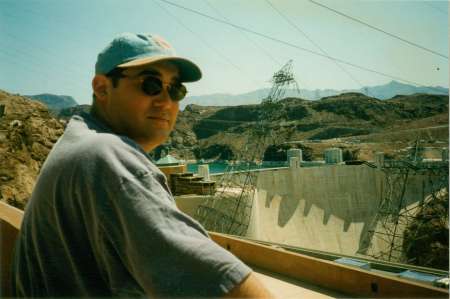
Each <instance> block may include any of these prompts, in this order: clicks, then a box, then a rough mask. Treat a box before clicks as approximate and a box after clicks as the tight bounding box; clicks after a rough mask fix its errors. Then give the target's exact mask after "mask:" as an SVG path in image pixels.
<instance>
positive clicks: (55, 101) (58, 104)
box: [26, 93, 78, 113]
mask: <svg viewBox="0 0 450 299" xmlns="http://www.w3.org/2000/svg"><path fill="white" fill-rule="evenodd" d="M26 97H28V98H31V99H34V100H37V101H39V102H41V103H43V104H45V105H46V106H47V107H48V109H50V110H51V111H53V112H55V113H58V112H59V111H60V110H61V109H64V108H69V107H75V106H77V105H78V103H77V102H76V101H75V100H74V99H73V98H72V97H71V96H64V95H54V94H49V93H43V94H37V95H31V96H26Z"/></svg>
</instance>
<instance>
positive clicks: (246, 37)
mask: <svg viewBox="0 0 450 299" xmlns="http://www.w3.org/2000/svg"><path fill="white" fill-rule="evenodd" d="M205 2H206V4H208V6H209V7H210V8H211V9H212V10H214V12H215V13H216V14H217V15H218V16H220V17H221V18H222V19H224V20H225V21H227V22H230V19H228V18H227V17H226V16H225V15H224V14H222V13H221V12H220V11H219V10H217V9H216V8H215V7H214V6H213V5H212V4H211V3H210V1H209V0H205ZM238 32H240V33H241V35H242V36H243V37H244V38H245V39H247V40H248V41H249V42H251V43H252V44H253V45H254V46H255V47H257V48H258V49H259V50H260V51H261V52H262V53H264V54H265V55H266V56H267V57H268V58H269V59H271V60H272V61H273V62H275V64H277V65H280V66H281V63H280V62H279V61H278V60H277V59H275V57H273V56H272V55H271V54H270V53H269V52H268V51H266V50H265V49H264V48H262V47H261V46H260V45H258V44H257V43H256V42H255V41H254V40H253V39H251V38H250V37H248V36H247V35H245V34H244V33H243V32H242V31H238Z"/></svg>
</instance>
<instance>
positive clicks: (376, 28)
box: [309, 0, 448, 59]
mask: <svg viewBox="0 0 450 299" xmlns="http://www.w3.org/2000/svg"><path fill="white" fill-rule="evenodd" d="M309 1H310V2H311V3H313V4H316V5H318V6H321V7H323V8H325V9H328V10H330V11H332V12H334V13H337V14H338V15H341V16H343V17H346V18H348V19H350V20H352V21H355V22H357V23H360V24H362V25H365V26H367V27H369V28H371V29H373V30H376V31H379V32H381V33H384V34H387V35H389V36H390V37H393V38H396V39H398V40H400V41H402V42H404V43H407V44H409V45H411V46H413V47H416V48H420V49H422V50H425V51H427V52H430V53H432V54H435V55H438V56H441V57H444V58H447V59H448V56H446V55H445V54H441V53H439V52H436V51H434V50H431V49H429V48H425V47H424V46H421V45H419V44H416V43H414V42H411V41H409V40H406V39H404V38H402V37H400V36H398V35H395V34H393V33H389V32H387V31H385V30H383V29H380V28H378V27H375V26H373V25H370V24H368V23H366V22H364V21H361V20H359V19H357V18H354V17H352V16H349V15H347V14H344V13H342V12H340V11H337V10H335V9H333V8H331V7H328V6H326V5H324V4H321V3H319V2H316V1H314V0H309Z"/></svg>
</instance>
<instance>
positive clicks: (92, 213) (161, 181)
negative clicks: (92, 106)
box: [13, 114, 251, 298]
mask: <svg viewBox="0 0 450 299" xmlns="http://www.w3.org/2000/svg"><path fill="white" fill-rule="evenodd" d="M250 272H251V269H250V268H248V267H247V266H246V265H245V264H243V263H242V262H241V261H240V260H238V259H237V258H236V257H234V256H233V255H232V254H230V253H229V252H228V251H226V250H224V249H222V248H221V247H220V246H218V245H217V244H215V243H214V242H213V241H212V240H211V239H210V238H209V237H208V234H207V232H206V231H205V230H204V229H203V228H202V226H201V225H200V224H199V223H198V222H197V221H195V220H194V219H192V218H190V217H189V216H187V215H186V214H184V213H182V212H181V211H180V210H179V209H178V208H177V207H176V205H175V201H174V199H173V197H172V195H171V194H170V191H169V189H168V187H167V181H166V178H165V176H164V175H163V174H162V173H161V171H160V170H159V169H158V168H157V167H156V166H155V165H154V164H153V163H152V162H151V161H150V160H149V157H148V156H147V154H146V153H145V152H144V151H143V150H142V148H141V147H140V146H139V145H138V144H136V143H135V142H134V141H133V140H131V139H129V138H127V137H124V136H118V135H116V134H114V133H113V132H112V131H111V130H110V129H109V128H108V127H107V126H105V125H104V124H102V123H101V122H99V121H98V120H96V119H95V118H94V117H93V116H91V115H89V114H83V115H82V116H74V117H73V118H72V120H71V121H70V122H69V124H68V126H67V128H66V131H65V133H64V135H63V136H62V137H61V138H60V139H59V140H58V142H57V143H56V144H55V146H54V147H53V149H52V151H51V152H50V154H49V156H48V158H47V160H46V162H45V163H44V165H43V167H42V169H41V172H40V175H39V177H38V181H37V183H36V186H35V188H34V191H33V194H32V196H31V200H30V201H29V203H28V205H27V207H26V210H25V215H24V219H23V223H22V228H21V231H20V235H19V238H18V241H17V246H16V253H15V258H14V267H13V289H14V291H15V295H17V296H25V297H35V296H45V297H48V296H51V297H60V296H64V297H84V296H86V297H104V296H108V297H109V296H118V297H132V296H148V297H152V295H155V296H156V295H157V296H163V297H178V296H183V297H194V298H195V297H202V296H208V297H213V296H220V295H223V294H225V293H227V292H228V291H230V290H231V289H232V288H233V287H235V286H236V285H237V284H239V283H240V282H241V281H242V280H243V279H244V278H245V277H247V276H248V275H249V273H250Z"/></svg>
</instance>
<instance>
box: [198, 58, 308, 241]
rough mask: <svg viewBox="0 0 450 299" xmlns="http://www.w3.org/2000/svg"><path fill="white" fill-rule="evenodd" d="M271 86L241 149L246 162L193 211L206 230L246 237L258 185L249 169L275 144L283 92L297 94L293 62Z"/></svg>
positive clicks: (227, 173)
mask: <svg viewBox="0 0 450 299" xmlns="http://www.w3.org/2000/svg"><path fill="white" fill-rule="evenodd" d="M272 82H273V86H272V89H271V90H270V93H269V95H268V96H267V97H266V98H264V99H263V100H262V103H261V109H260V110H259V114H258V117H257V121H256V123H255V130H254V135H253V136H251V137H252V138H251V140H253V141H252V142H250V141H249V142H248V143H247V144H246V145H245V146H244V148H245V150H246V154H247V156H246V157H245V158H244V157H238V159H239V160H241V161H247V162H246V163H245V165H244V167H242V166H241V167H239V168H237V167H235V166H234V165H229V167H228V168H227V169H226V170H225V173H224V175H223V176H222V179H221V180H220V181H219V182H218V184H217V185H218V186H219V187H218V188H217V192H216V194H215V195H214V196H212V197H208V198H207V199H205V201H204V202H202V203H201V204H200V205H199V206H198V208H197V210H196V219H197V220H198V221H199V222H200V223H201V224H202V225H203V226H204V227H205V228H206V229H207V230H211V231H215V232H221V233H228V234H234V235H240V236H243V235H245V234H246V233H247V229H248V225H249V223H250V216H251V212H252V207H253V198H254V195H255V192H256V183H257V172H255V171H253V170H252V165H254V161H262V160H263V159H262V158H263V157H262V155H263V154H264V149H265V148H266V147H267V146H268V145H269V144H273V143H274V142H275V141H276V138H277V137H276V136H274V134H273V131H272V129H271V126H270V125H271V122H270V120H271V119H272V118H273V115H274V114H275V113H277V114H279V113H280V112H281V113H283V112H282V111H284V109H282V108H283V107H282V106H283V104H282V103H280V100H281V99H282V98H283V96H284V94H285V92H286V89H287V88H291V89H292V87H293V88H294V89H295V90H296V91H297V92H298V93H300V91H299V89H298V85H297V82H296V81H295V79H294V75H293V74H292V60H289V61H288V62H287V63H286V65H284V66H283V67H282V68H281V69H280V70H279V71H277V72H276V73H275V74H274V75H273V78H272ZM281 117H285V116H283V115H281Z"/></svg>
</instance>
